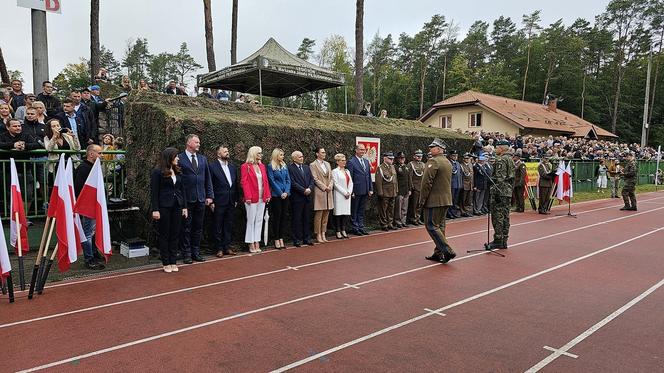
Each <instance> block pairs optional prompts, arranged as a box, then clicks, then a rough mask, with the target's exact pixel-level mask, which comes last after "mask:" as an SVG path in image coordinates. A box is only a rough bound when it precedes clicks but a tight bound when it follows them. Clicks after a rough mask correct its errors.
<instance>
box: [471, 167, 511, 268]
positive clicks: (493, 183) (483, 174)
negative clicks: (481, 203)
mask: <svg viewBox="0 0 664 373" xmlns="http://www.w3.org/2000/svg"><path fill="white" fill-rule="evenodd" d="M480 174H482V176H484V177H485V178H486V179H487V180H489V181H490V182H491V186H490V187H489V190H488V192H489V202H488V203H487V208H488V209H489V212H488V213H487V214H486V243H485V244H484V249H476V250H467V251H466V253H476V252H480V251H488V252H490V253H492V254H494V255H498V256H500V257H503V258H504V257H505V255H504V254H501V253H499V252H498V251H496V250H498V249H489V243H490V242H491V241H490V239H491V237H490V233H489V232H490V231H491V226H490V224H491V189H494V188H495V187H496V183H495V182H494V181H493V179H492V178H491V177H490V176H489V175H487V174H486V172H484V169H483V168H482V167H480Z"/></svg>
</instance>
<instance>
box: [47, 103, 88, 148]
mask: <svg viewBox="0 0 664 373" xmlns="http://www.w3.org/2000/svg"><path fill="white" fill-rule="evenodd" d="M62 110H63V111H61V112H59V113H58V114H57V115H56V116H55V119H57V120H59V121H60V126H61V127H62V128H68V129H69V130H70V131H71V132H72V133H73V134H74V135H75V136H77V137H78V142H79V143H80V144H81V147H86V146H88V145H90V143H88V134H87V130H86V128H85V120H84V119H83V118H82V117H80V116H78V115H76V109H75V104H74V101H72V100H71V99H69V98H65V99H64V100H63V101H62Z"/></svg>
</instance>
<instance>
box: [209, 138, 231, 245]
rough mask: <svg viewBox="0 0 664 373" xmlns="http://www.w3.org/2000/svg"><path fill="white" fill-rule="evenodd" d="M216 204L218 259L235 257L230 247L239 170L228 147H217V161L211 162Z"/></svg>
mask: <svg viewBox="0 0 664 373" xmlns="http://www.w3.org/2000/svg"><path fill="white" fill-rule="evenodd" d="M210 176H211V177H212V190H213V194H214V202H213V203H212V204H211V205H210V206H211V207H212V211H213V212H214V241H215V246H216V249H217V257H219V258H221V257H223V256H224V255H235V252H234V251H233V250H231V249H230V248H229V247H228V246H229V245H230V243H231V235H232V233H233V214H234V212H235V207H236V206H237V201H238V178H237V168H236V167H235V165H233V164H232V163H231V162H230V153H229V152H228V146H226V145H220V146H218V147H217V159H215V160H213V161H210Z"/></svg>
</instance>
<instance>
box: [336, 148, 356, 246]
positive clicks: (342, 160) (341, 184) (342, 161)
mask: <svg viewBox="0 0 664 373" xmlns="http://www.w3.org/2000/svg"><path fill="white" fill-rule="evenodd" d="M334 160H335V161H336V162H337V168H335V169H334V170H332V182H333V183H334V212H333V214H334V230H335V231H336V235H337V238H338V239H342V238H349V237H348V234H347V233H346V226H347V225H348V219H349V218H350V201H351V195H352V194H353V178H352V177H351V176H350V172H349V171H348V169H346V163H347V161H346V156H345V155H344V154H341V153H339V154H337V155H335V156H334Z"/></svg>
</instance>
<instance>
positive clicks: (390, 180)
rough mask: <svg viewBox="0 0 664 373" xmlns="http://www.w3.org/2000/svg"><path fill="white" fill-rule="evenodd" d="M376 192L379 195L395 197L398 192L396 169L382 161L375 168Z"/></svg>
mask: <svg viewBox="0 0 664 373" xmlns="http://www.w3.org/2000/svg"><path fill="white" fill-rule="evenodd" d="M375 190H376V194H377V195H379V196H380V197H396V196H397V193H399V184H398V182H397V171H396V170H395V169H394V165H391V164H390V165H388V164H387V163H385V162H383V163H381V164H380V166H378V170H376V188H375Z"/></svg>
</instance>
